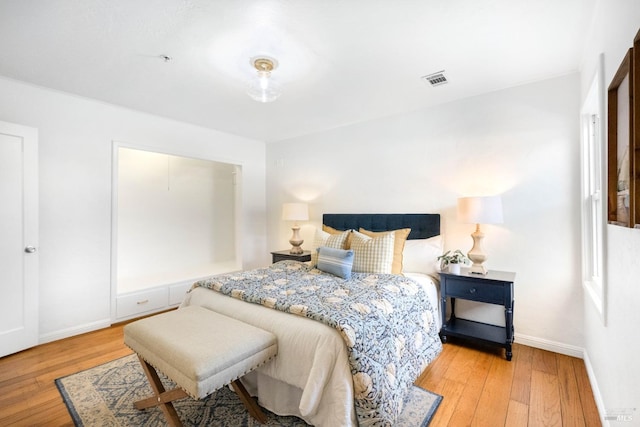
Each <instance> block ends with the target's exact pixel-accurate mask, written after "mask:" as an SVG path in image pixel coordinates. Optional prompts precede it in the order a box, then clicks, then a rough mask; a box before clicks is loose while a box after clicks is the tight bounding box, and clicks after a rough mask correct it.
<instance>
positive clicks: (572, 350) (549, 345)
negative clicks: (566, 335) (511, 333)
mask: <svg viewBox="0 0 640 427" xmlns="http://www.w3.org/2000/svg"><path fill="white" fill-rule="evenodd" d="M515 342H516V343H518V344H522V345H528V346H529V347H535V348H540V349H542V350H548V351H552V352H554V353H560V354H565V355H567V356H573V357H578V358H580V359H583V358H584V349H583V348H581V347H576V346H574V345H569V344H564V343H560V342H556V341H550V340H546V339H544V338H538V337H532V336H529V335H522V334H515Z"/></svg>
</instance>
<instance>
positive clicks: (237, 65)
mask: <svg viewBox="0 0 640 427" xmlns="http://www.w3.org/2000/svg"><path fill="white" fill-rule="evenodd" d="M595 2H596V0H75V1H74V0H20V1H11V0H0V52H1V56H0V75H4V76H6V77H9V78H13V79H18V80H22V81H26V82H31V83H34V84H37V85H41V86H45V87H49V88H54V89H58V90H61V91H66V92H71V93H74V94H79V95H82V96H86V97H90V98H95V99H99V100H102V101H106V102H110V103H113V104H118V105H122V106H126V107H129V108H133V109H137V110H142V111H146V112H150V113H154V114H158V115H161V116H165V117H170V118H174V119H177V120H181V121H185V122H190V123H195V124H198V125H202V126H206V127H209V128H214V129H218V130H222V131H225V132H230V133H234V134H238V135H243V136H247V137H250V138H256V139H259V140H264V141H275V140H280V139H286V138H290V137H294V136H298V135H303V134H308V133H312V132H317V131H321V130H325V129H330V128H335V127H338V126H343V125H346V124H349V123H355V122H360V121H364V120H370V119H374V118H379V117H384V116H389V115H394V114H398V113H403V112H407V111H412V110H416V109H419V108H423V107H428V106H433V105H436V104H440V103H443V102H448V101H452V100H455V99H460V98H464V97H468V96H474V95H478V94H481V93H486V92H490V91H495V90H498V89H502V88H506V87H511V86H516V85H520V84H523V83H528V82H532V81H537V80H543V79H546V78H550V77H554V76H558V75H562V74H566V73H571V72H575V71H577V70H578V68H579V65H580V59H581V54H582V51H583V47H584V39H585V36H586V34H587V31H588V29H589V26H590V24H591V21H592V15H593V12H594V8H595ZM258 54H267V55H269V56H272V57H275V58H277V60H278V61H279V63H280V66H279V68H278V69H277V70H276V71H275V72H274V73H273V75H274V78H277V79H278V81H279V82H280V83H281V85H282V88H283V94H282V96H281V97H280V98H279V99H278V100H277V101H275V102H273V103H268V104H261V103H258V102H256V101H253V100H252V99H251V98H249V97H248V96H247V95H246V93H245V86H246V82H247V80H248V79H249V78H250V77H251V76H252V73H253V72H254V71H252V68H251V65H250V63H249V58H251V57H253V56H256V55H258ZM161 55H168V56H170V57H171V58H172V60H171V61H169V62H165V61H164V60H162V59H161V58H160V56H161ZM440 70H445V73H446V76H447V78H448V79H449V83H448V84H446V85H443V86H438V87H429V86H428V85H426V84H425V83H423V82H422V81H421V80H420V77H421V76H423V75H426V74H430V73H433V72H437V71H440Z"/></svg>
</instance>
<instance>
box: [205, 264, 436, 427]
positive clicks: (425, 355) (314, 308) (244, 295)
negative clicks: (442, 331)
mask: <svg viewBox="0 0 640 427" xmlns="http://www.w3.org/2000/svg"><path fill="white" fill-rule="evenodd" d="M194 286H202V287H206V288H209V289H212V290H214V291H218V292H220V293H223V294H226V295H229V296H231V297H234V298H237V299H240V300H243V301H247V302H250V303H255V304H261V305H263V306H266V307H270V308H274V309H276V310H280V311H284V312H287V313H292V314H296V315H299V316H304V317H308V318H310V319H314V320H317V321H320V322H323V323H325V324H327V325H329V326H331V327H333V328H335V329H337V330H338V331H339V332H340V334H341V335H342V337H343V338H344V341H345V343H346V345H347V349H348V353H349V364H350V366H351V374H352V375H353V387H354V399H355V408H356V413H357V416H358V423H359V424H360V426H390V425H393V424H394V422H395V420H396V418H397V416H398V414H400V412H401V411H402V403H403V399H404V397H405V394H406V393H407V391H408V388H409V387H410V386H411V385H412V384H413V382H414V381H415V380H416V378H417V377H418V375H419V374H420V373H421V372H422V370H423V369H424V368H425V367H426V366H427V365H428V364H429V363H430V362H431V361H432V360H433V359H434V358H435V357H436V356H437V355H438V354H439V353H440V351H441V350H442V344H441V342H440V339H439V337H438V332H437V330H436V325H435V321H434V311H433V309H432V307H431V303H430V302H429V300H428V298H427V295H426V293H425V292H424V290H423V289H422V288H421V287H420V285H418V284H417V283H415V282H413V281H412V280H410V279H408V278H405V277H403V276H398V275H391V274H367V273H354V274H353V275H352V278H351V279H350V280H343V279H341V278H339V277H336V276H333V275H330V274H327V273H323V272H321V271H320V270H317V269H312V268H310V267H308V266H307V265H305V264H302V263H300V262H297V261H281V262H278V263H276V264H272V265H270V266H269V267H267V268H263V269H257V270H248V271H243V272H239V273H230V274H225V275H220V276H215V277H212V278H210V279H206V280H201V281H199V282H196V283H195V284H194Z"/></svg>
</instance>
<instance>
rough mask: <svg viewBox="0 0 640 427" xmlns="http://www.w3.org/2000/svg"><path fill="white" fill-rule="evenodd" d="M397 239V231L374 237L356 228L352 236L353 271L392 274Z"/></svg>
mask: <svg viewBox="0 0 640 427" xmlns="http://www.w3.org/2000/svg"><path fill="white" fill-rule="evenodd" d="M395 239H396V236H395V233H387V234H384V235H382V236H378V237H373V238H372V237H369V236H366V235H364V234H362V233H359V232H357V231H355V230H354V231H353V234H352V237H351V249H352V250H353V254H354V256H353V272H354V273H389V274H391V271H392V268H393V249H394V247H395Z"/></svg>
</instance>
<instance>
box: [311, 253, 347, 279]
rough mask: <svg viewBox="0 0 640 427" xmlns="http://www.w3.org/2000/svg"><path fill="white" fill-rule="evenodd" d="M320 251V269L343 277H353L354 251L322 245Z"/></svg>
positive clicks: (318, 267)
mask: <svg viewBox="0 0 640 427" xmlns="http://www.w3.org/2000/svg"><path fill="white" fill-rule="evenodd" d="M317 251H318V266H317V269H318V270H322V271H324V272H327V273H331V274H333V275H334V276H338V277H342V278H343V279H347V280H349V279H351V268H352V267H353V251H352V250H344V249H334V248H328V247H326V246H321V247H319V248H318V249H317Z"/></svg>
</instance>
